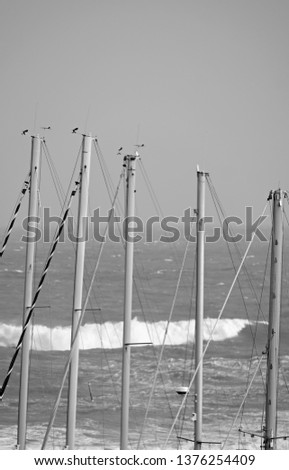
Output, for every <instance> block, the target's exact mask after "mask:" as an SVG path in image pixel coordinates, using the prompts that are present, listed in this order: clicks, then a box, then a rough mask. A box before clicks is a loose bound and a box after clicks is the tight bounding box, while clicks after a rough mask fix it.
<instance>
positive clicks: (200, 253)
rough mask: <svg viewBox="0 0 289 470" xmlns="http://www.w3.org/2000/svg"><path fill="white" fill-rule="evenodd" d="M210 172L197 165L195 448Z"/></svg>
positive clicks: (200, 424) (199, 440) (200, 405)
mask: <svg viewBox="0 0 289 470" xmlns="http://www.w3.org/2000/svg"><path fill="white" fill-rule="evenodd" d="M207 175H208V173H205V172H204V171H200V170H199V167H197V183H198V188H197V263H196V267H197V275H196V284H197V285H196V323H195V367H196V368H197V367H198V370H197V373H196V379H195V413H196V421H195V446H194V447H195V449H196V450H200V449H201V448H202V427H203V318H204V259H205V227H204V217H205V183H206V176H207Z"/></svg>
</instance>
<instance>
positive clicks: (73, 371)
mask: <svg viewBox="0 0 289 470" xmlns="http://www.w3.org/2000/svg"><path fill="white" fill-rule="evenodd" d="M91 145H92V137H91V135H89V136H86V135H85V136H84V137H83V142H82V155H81V179H80V191H79V205H78V219H77V244H76V259H75V275H74V294H73V312H72V329H71V343H72V341H73V340H74V337H75V332H76V328H77V324H78V321H79V318H80V316H81V310H82V291H83V272H84V258H85V242H86V238H87V212H88V189H89V173H90V157H91ZM78 360H79V335H78V336H77V338H76V340H75V345H74V350H73V355H72V359H71V365H70V375H69V385H68V410H67V429H66V447H67V449H74V442H75V425H76V404H77V382H78Z"/></svg>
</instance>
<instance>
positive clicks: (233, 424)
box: [221, 355, 265, 450]
mask: <svg viewBox="0 0 289 470" xmlns="http://www.w3.org/2000/svg"><path fill="white" fill-rule="evenodd" d="M264 357H265V356H264V355H263V356H261V357H260V358H259V361H258V364H257V367H256V370H255V372H254V374H253V377H252V379H251V381H250V384H249V387H248V388H247V391H246V393H245V395H244V397H243V400H242V403H241V405H240V406H239V409H238V411H237V414H236V416H235V419H234V421H233V423H232V425H231V427H230V429H229V432H228V434H227V436H226V439H225V441H224V442H223V445H222V447H221V449H222V450H223V449H224V448H225V445H226V443H227V440H228V439H229V437H230V434H231V431H232V429H233V428H234V426H235V424H236V422H237V419H238V417H239V414H240V412H241V410H242V407H243V405H244V403H245V400H246V398H247V396H248V393H249V391H250V388H251V386H252V385H253V382H254V380H255V377H256V375H257V372H258V370H259V368H260V365H261V362H262V361H263V359H264Z"/></svg>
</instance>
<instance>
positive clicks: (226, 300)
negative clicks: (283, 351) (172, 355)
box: [165, 204, 267, 446]
mask: <svg viewBox="0 0 289 470" xmlns="http://www.w3.org/2000/svg"><path fill="white" fill-rule="evenodd" d="M266 209H267V204H266V206H265V209H264V211H263V214H264V212H265V210H266ZM254 238H255V232H254V233H253V236H252V239H251V241H250V243H249V245H248V246H247V249H246V251H245V254H244V256H243V259H242V261H241V263H240V266H239V268H238V270H237V272H236V274H235V277H234V279H233V282H232V284H231V287H230V289H229V291H228V294H227V296H226V298H225V301H224V304H223V306H222V308H221V310H220V312H219V315H218V317H217V320H216V322H215V325H214V327H213V329H212V331H211V334H210V337H209V339H208V342H207V344H206V346H205V348H204V351H203V354H202V357H201V359H200V362H199V364H198V365H197V367H196V369H195V372H194V375H193V377H192V379H191V382H190V384H189V387H188V393H189V391H190V389H191V388H192V385H193V383H194V381H195V378H196V375H197V372H198V370H199V368H200V365H201V362H202V360H203V358H204V356H205V354H206V352H207V349H208V347H209V345H210V343H211V341H212V338H213V334H214V331H215V329H216V327H217V324H218V323H219V320H220V319H221V317H222V315H223V312H224V310H225V307H226V305H227V302H228V300H229V297H230V295H231V292H232V290H233V287H234V285H235V283H236V281H237V278H238V276H239V274H240V271H241V269H242V267H243V264H244V262H245V259H246V256H247V254H248V252H249V250H250V248H251V245H252V243H253V240H254ZM186 395H187V394H186ZM186 395H185V396H184V398H183V400H182V403H181V404H180V407H179V409H178V412H177V414H176V417H175V419H174V422H173V424H172V426H171V429H170V431H169V434H168V437H167V439H166V442H165V446H166V445H167V443H168V441H169V439H170V437H171V434H172V431H173V429H174V427H175V425H176V422H177V420H178V418H179V415H180V412H181V410H182V408H183V406H184V404H185V401H186V399H187V396H186Z"/></svg>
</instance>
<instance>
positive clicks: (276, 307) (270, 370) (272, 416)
mask: <svg viewBox="0 0 289 470" xmlns="http://www.w3.org/2000/svg"><path fill="white" fill-rule="evenodd" d="M283 200H284V192H283V191H282V190H281V189H278V190H277V191H274V193H273V231H272V248H271V273H270V300H269V326H268V343H267V390H266V428H265V437H264V446H265V449H266V450H272V449H276V448H277V446H276V439H274V438H276V436H277V385H278V370H279V323H280V307H281V287H282V246H283Z"/></svg>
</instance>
